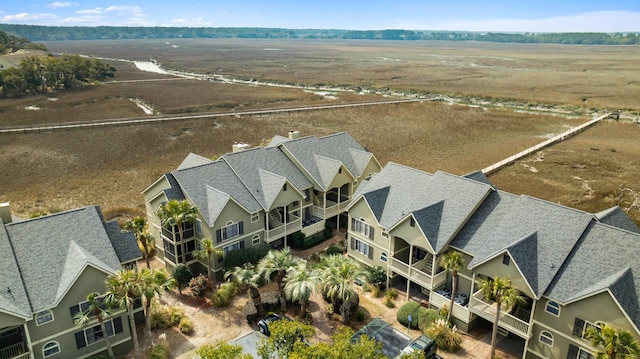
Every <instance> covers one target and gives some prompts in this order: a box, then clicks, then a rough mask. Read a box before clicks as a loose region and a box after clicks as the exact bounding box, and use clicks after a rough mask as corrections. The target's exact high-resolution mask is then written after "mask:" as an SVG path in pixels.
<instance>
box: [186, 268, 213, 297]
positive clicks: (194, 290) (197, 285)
mask: <svg viewBox="0 0 640 359" xmlns="http://www.w3.org/2000/svg"><path fill="white" fill-rule="evenodd" d="M212 288H213V284H212V283H211V281H210V280H209V278H207V277H206V276H205V275H204V274H200V275H198V276H197V277H195V278H193V279H191V281H189V289H190V290H191V294H193V295H194V296H196V297H198V298H202V297H204V296H205V295H206V294H207V292H209V291H210V290H211V289H212Z"/></svg>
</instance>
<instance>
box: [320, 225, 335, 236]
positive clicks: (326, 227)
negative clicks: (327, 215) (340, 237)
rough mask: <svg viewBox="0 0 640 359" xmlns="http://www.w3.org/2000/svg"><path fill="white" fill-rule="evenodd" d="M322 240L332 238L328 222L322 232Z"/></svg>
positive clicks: (330, 226) (331, 230)
mask: <svg viewBox="0 0 640 359" xmlns="http://www.w3.org/2000/svg"><path fill="white" fill-rule="evenodd" d="M322 236H323V237H324V239H329V238H331V237H332V236H333V226H332V225H331V223H329V222H325V224H324V231H322Z"/></svg>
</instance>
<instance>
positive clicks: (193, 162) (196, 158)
mask: <svg viewBox="0 0 640 359" xmlns="http://www.w3.org/2000/svg"><path fill="white" fill-rule="evenodd" d="M211 162H213V161H212V160H210V159H208V158H206V157H202V156H200V155H196V154H195V153H189V154H188V155H187V157H185V158H184V160H182V163H180V165H178V168H177V169H179V170H181V169H185V168H191V167H196V166H202V165H206V164H209V163H211Z"/></svg>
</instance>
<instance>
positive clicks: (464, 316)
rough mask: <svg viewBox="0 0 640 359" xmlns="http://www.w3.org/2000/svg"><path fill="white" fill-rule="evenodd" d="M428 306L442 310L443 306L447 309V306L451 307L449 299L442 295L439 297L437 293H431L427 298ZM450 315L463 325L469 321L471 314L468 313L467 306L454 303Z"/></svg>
mask: <svg viewBox="0 0 640 359" xmlns="http://www.w3.org/2000/svg"><path fill="white" fill-rule="evenodd" d="M429 304H433V305H434V306H436V307H438V308H442V307H443V306H445V305H446V306H447V307H449V305H451V299H450V298H447V297H445V296H443V295H440V294H438V293H436V292H435V291H431V295H430V297H429ZM451 315H453V316H454V317H456V318H458V319H460V320H462V321H464V322H465V323H468V322H469V320H470V319H471V313H470V311H469V305H468V304H467V305H466V306H462V305H460V304H458V303H456V302H454V303H453V312H451Z"/></svg>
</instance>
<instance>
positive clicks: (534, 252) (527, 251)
mask: <svg viewBox="0 0 640 359" xmlns="http://www.w3.org/2000/svg"><path fill="white" fill-rule="evenodd" d="M507 251H508V252H509V255H510V256H511V258H512V259H513V262H514V263H515V265H516V266H517V267H518V269H519V270H520V273H521V274H522V276H523V277H524V279H525V280H526V281H527V283H528V284H529V287H530V288H531V290H532V292H533V293H539V292H540V291H539V288H538V273H539V270H538V235H537V233H536V232H532V233H530V234H529V235H527V236H525V237H523V238H522V239H520V240H519V241H517V242H515V243H513V244H512V245H510V246H509V247H508V248H507Z"/></svg>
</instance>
